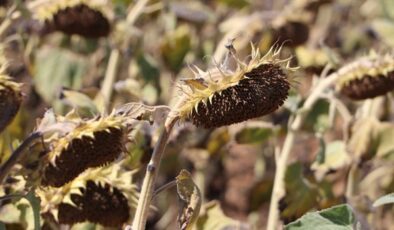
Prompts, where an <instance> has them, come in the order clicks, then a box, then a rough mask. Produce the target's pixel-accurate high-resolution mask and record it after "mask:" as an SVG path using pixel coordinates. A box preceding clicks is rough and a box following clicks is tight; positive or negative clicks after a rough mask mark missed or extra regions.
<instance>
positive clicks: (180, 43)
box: [161, 26, 191, 73]
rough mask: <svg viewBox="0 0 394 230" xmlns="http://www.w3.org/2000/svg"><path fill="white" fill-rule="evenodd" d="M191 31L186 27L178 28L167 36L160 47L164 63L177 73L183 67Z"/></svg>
mask: <svg viewBox="0 0 394 230" xmlns="http://www.w3.org/2000/svg"><path fill="white" fill-rule="evenodd" d="M190 34H191V31H190V29H189V27H188V26H180V27H178V28H177V29H176V30H175V31H174V32H173V33H171V34H169V35H168V36H167V37H166V38H165V40H164V42H163V43H162V45H161V54H162V56H163V60H164V62H165V63H166V64H167V66H169V67H170V69H171V70H172V71H173V72H175V73H178V72H179V70H180V69H181V68H182V66H183V59H184V58H185V56H186V54H187V53H188V52H189V50H190V48H191V38H190Z"/></svg>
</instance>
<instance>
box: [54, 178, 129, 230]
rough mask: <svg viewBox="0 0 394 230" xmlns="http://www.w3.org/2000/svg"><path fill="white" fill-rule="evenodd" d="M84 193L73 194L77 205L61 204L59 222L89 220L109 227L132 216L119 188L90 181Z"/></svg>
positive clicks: (120, 224)
mask: <svg viewBox="0 0 394 230" xmlns="http://www.w3.org/2000/svg"><path fill="white" fill-rule="evenodd" d="M81 192H82V195H77V194H71V200H72V201H73V203H74V204H75V205H70V204H66V203H61V204H60V205H59V215H58V218H59V223H61V224H69V225H72V224H75V223H78V222H83V221H89V222H93V223H98V224H101V225H103V226H107V227H120V226H122V225H123V224H124V223H125V222H126V221H127V220H128V219H129V217H130V208H129V206H128V201H127V198H126V197H125V196H124V195H123V193H122V192H121V191H119V190H118V189H117V188H112V189H111V187H110V185H108V184H106V185H104V186H101V185H97V184H95V183H94V182H93V181H88V182H87V184H86V188H84V189H81Z"/></svg>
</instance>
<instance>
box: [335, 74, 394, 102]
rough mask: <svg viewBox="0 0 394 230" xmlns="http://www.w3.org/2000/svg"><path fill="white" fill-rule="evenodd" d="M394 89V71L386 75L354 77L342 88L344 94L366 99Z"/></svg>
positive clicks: (352, 97)
mask: <svg viewBox="0 0 394 230" xmlns="http://www.w3.org/2000/svg"><path fill="white" fill-rule="evenodd" d="M392 90H394V71H392V72H389V73H388V74H387V75H386V76H383V75H379V76H374V77H372V76H369V75H365V76H363V77H362V78H358V79H354V80H351V81H350V82H348V83H347V84H346V85H345V86H343V87H342V88H341V90H340V92H341V93H342V94H344V95H345V96H347V97H349V98H351V99H353V100H364V99H368V98H374V97H377V96H381V95H384V94H386V93H388V92H390V91H392Z"/></svg>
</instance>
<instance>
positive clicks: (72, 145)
mask: <svg viewBox="0 0 394 230" xmlns="http://www.w3.org/2000/svg"><path fill="white" fill-rule="evenodd" d="M62 122H67V120H65V121H62ZM70 122H74V127H73V128H72V129H71V130H70V131H69V132H67V133H65V134H64V135H62V136H60V137H59V136H56V135H55V136H54V137H51V138H50V139H49V140H48V143H49V149H50V151H49V153H47V154H46V156H45V157H46V160H45V161H44V162H45V163H44V165H43V167H42V180H41V184H42V185H44V186H53V187H60V186H63V185H64V184H66V183H67V182H69V181H71V180H72V179H74V178H75V177H77V176H78V175H79V174H80V173H82V172H83V171H85V170H86V169H88V168H94V167H100V166H104V165H106V164H108V163H110V162H112V161H114V160H116V159H117V158H118V157H119V156H120V155H121V153H122V152H123V151H124V145H125V143H126V142H127V134H128V131H129V128H128V126H127V122H126V118H125V117H123V116H117V115H115V114H114V113H113V114H111V115H109V116H105V117H100V118H96V119H92V120H79V121H78V119H76V120H74V121H70Z"/></svg>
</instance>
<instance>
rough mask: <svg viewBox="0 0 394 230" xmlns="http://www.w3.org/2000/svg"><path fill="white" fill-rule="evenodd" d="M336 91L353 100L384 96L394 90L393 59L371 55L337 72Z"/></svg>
mask: <svg viewBox="0 0 394 230" xmlns="http://www.w3.org/2000/svg"><path fill="white" fill-rule="evenodd" d="M338 75H339V78H338V79H339V80H338V82H337V90H338V91H340V92H341V93H342V94H344V95H345V96H347V97H349V98H351V99H353V100H363V99H368V98H374V97H377V96H381V95H384V94H386V93H388V92H390V91H392V90H393V89H394V57H393V55H391V54H390V55H389V54H387V55H384V56H379V55H377V54H376V53H371V54H370V55H368V56H365V57H362V58H360V59H359V60H356V61H354V62H352V63H350V64H348V65H346V66H344V67H342V68H341V69H339V70H338Z"/></svg>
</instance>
